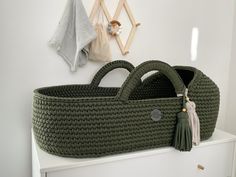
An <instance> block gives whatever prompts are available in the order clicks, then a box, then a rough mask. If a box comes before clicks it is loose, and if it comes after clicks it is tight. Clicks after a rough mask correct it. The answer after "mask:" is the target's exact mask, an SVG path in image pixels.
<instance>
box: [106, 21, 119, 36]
mask: <svg viewBox="0 0 236 177" xmlns="http://www.w3.org/2000/svg"><path fill="white" fill-rule="evenodd" d="M107 31H108V33H109V34H110V35H112V36H117V35H120V34H121V32H122V25H121V23H120V22H119V21H117V20H112V21H110V22H109V23H108V27H107Z"/></svg>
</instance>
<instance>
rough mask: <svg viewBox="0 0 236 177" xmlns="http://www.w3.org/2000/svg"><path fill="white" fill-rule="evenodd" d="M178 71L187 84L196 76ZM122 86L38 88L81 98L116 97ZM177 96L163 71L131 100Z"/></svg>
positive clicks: (46, 91)
mask: <svg viewBox="0 0 236 177" xmlns="http://www.w3.org/2000/svg"><path fill="white" fill-rule="evenodd" d="M176 71H177V72H178V74H179V75H180V77H181V78H182V80H183V82H184V84H185V85H186V86H187V85H188V84H189V83H190V82H191V81H192V79H193V77H194V71H191V70H185V69H177V68H176ZM119 89H120V88H117V87H94V86H91V85H64V86H55V87H47V88H41V89H38V90H37V91H38V93H40V94H42V95H46V96H53V97H63V98H79V97H114V96H116V95H117V93H118V91H119ZM168 97H176V93H175V89H174V87H173V85H172V83H171V82H170V81H169V79H168V78H167V77H166V76H164V75H163V74H161V73H158V72H157V73H155V74H153V75H151V76H149V78H147V79H146V80H145V81H144V82H143V83H142V84H140V85H139V86H137V88H136V89H135V90H134V91H133V93H132V94H131V95H130V98H129V99H131V100H140V99H152V98H168Z"/></svg>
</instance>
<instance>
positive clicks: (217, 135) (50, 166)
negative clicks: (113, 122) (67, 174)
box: [32, 129, 236, 172]
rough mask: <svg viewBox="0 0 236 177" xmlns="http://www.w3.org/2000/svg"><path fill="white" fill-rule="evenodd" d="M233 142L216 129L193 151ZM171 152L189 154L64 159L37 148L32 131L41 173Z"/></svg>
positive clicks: (141, 153)
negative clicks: (169, 153) (171, 153)
mask: <svg viewBox="0 0 236 177" xmlns="http://www.w3.org/2000/svg"><path fill="white" fill-rule="evenodd" d="M233 141H236V136H235V135H232V134H229V133H227V132H224V131H222V130H219V129H216V130H215V132H214V133H213V136H212V137H211V138H209V139H208V140H206V141H202V142H201V144H200V145H199V146H194V147H193V149H194V148H201V147H204V146H210V145H215V144H220V143H227V142H233ZM171 151H176V153H191V152H179V151H177V150H175V149H174V148H172V147H164V148H157V149H150V150H143V151H138V152H131V153H125V154H118V155H112V156H106V157H100V158H85V159H78V158H65V157H59V156H55V155H51V154H48V153H47V152H44V151H43V150H41V149H40V148H39V147H38V145H37V144H36V143H35V139H34V136H33V131H32V153H33V156H35V157H36V158H37V160H38V163H39V167H40V170H41V172H49V171H55V170H62V169H67V168H74V167H82V166H89V165H96V164H103V163H108V162H114V161H119V160H126V159H132V158H140V157H145V156H151V155H156V154H162V153H168V152H171Z"/></svg>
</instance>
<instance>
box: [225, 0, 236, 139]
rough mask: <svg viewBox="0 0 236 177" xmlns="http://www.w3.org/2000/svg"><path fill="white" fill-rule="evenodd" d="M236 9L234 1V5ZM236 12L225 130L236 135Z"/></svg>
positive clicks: (235, 13) (235, 15)
mask: <svg viewBox="0 0 236 177" xmlns="http://www.w3.org/2000/svg"><path fill="white" fill-rule="evenodd" d="M234 8H235V9H236V1H235V4H234ZM235 68H236V11H235V12H234V28H233V40H232V53H231V61H230V75H229V86H228V87H229V88H228V104H227V106H228V107H227V119H226V130H227V131H229V132H231V133H233V134H235V135H236V117H235V115H236V109H235V108H236V99H235V98H236V92H235V91H236V82H235V76H236V69H235Z"/></svg>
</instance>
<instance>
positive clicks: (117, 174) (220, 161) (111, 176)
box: [32, 130, 236, 177]
mask: <svg viewBox="0 0 236 177" xmlns="http://www.w3.org/2000/svg"><path fill="white" fill-rule="evenodd" d="M32 158H33V159H32V163H33V172H32V173H33V177H234V176H233V174H235V168H233V167H235V166H236V136H234V135H231V134H228V133H226V132H223V131H221V130H215V132H214V134H213V136H212V137H211V138H210V139H209V140H207V141H203V142H202V143H201V145H199V146H197V147H194V148H193V149H192V151H191V152H179V151H176V150H175V149H174V148H171V147H167V148H158V149H154V150H145V151H139V152H133V153H127V154H119V155H113V156H108V157H103V158H91V159H73V158H63V157H58V156H54V155H50V154H48V153H46V152H44V151H42V150H41V149H39V147H38V146H37V144H35V141H34V137H33V136H32ZM235 177H236V176H235Z"/></svg>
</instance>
